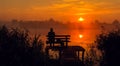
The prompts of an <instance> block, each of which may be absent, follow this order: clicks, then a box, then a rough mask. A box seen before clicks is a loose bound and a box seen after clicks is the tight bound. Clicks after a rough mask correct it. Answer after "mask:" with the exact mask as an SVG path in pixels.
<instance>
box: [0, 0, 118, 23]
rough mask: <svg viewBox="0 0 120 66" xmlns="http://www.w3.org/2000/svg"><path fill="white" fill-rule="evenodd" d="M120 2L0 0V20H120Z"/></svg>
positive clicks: (113, 0) (111, 0)
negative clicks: (81, 18) (82, 18)
mask: <svg viewBox="0 0 120 66" xmlns="http://www.w3.org/2000/svg"><path fill="white" fill-rule="evenodd" d="M119 4H120V0H0V20H11V19H19V20H21V19H22V20H45V19H49V18H54V19H56V20H60V21H72V22H74V21H77V19H78V18H79V17H84V18H85V19H86V20H88V21H94V20H96V19H98V20H101V21H110V20H114V19H120V5H119Z"/></svg>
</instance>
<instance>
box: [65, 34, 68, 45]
mask: <svg viewBox="0 0 120 66" xmlns="http://www.w3.org/2000/svg"><path fill="white" fill-rule="evenodd" d="M65 38H66V40H65V41H66V47H68V41H67V36H66V37H65Z"/></svg>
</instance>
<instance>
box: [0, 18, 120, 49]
mask: <svg viewBox="0 0 120 66" xmlns="http://www.w3.org/2000/svg"><path fill="white" fill-rule="evenodd" d="M4 24H6V25H7V26H9V27H13V28H15V27H18V28H21V29H27V30H28V31H29V32H30V35H31V36H34V35H35V34H36V35H40V36H41V39H42V40H43V42H44V43H46V39H47V38H46V35H47V33H48V32H49V30H50V28H53V29H54V32H55V33H56V35H71V38H70V41H71V42H70V43H69V45H72V46H73V45H74V46H75V45H77V46H82V47H84V48H86V47H87V46H88V45H89V44H92V43H94V41H95V39H96V36H97V35H98V34H100V33H101V32H102V31H111V30H114V29H115V28H116V24H114V23H112V24H107V23H89V24H88V23H64V24H63V23H62V22H58V21H54V20H49V21H15V20H13V21H11V22H0V25H4ZM117 25H119V24H117ZM103 26H104V27H103ZM79 35H82V36H83V37H82V38H80V37H79Z"/></svg>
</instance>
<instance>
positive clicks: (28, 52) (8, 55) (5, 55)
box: [0, 26, 45, 66]
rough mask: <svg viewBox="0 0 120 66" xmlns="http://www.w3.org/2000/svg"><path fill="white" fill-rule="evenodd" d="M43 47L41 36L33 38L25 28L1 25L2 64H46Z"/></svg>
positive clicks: (0, 56)
mask: <svg viewBox="0 0 120 66" xmlns="http://www.w3.org/2000/svg"><path fill="white" fill-rule="evenodd" d="M31 45H36V46H31ZM42 47H43V42H42V41H41V40H40V38H39V36H38V37H37V36H35V37H34V38H33V39H32V40H31V37H30V36H29V33H28V32H27V31H25V30H20V29H18V28H16V29H8V28H7V27H6V26H2V27H0V66H44V59H45V55H44V52H43V51H42Z"/></svg>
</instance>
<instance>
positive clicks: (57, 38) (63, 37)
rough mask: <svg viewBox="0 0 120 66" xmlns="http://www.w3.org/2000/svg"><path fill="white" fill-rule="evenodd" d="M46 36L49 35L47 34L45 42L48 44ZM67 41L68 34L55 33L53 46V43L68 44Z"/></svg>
mask: <svg viewBox="0 0 120 66" xmlns="http://www.w3.org/2000/svg"><path fill="white" fill-rule="evenodd" d="M48 38H49V37H48V35H47V41H46V44H50V40H49V39H48ZM68 42H70V35H55V37H54V42H53V46H54V44H60V45H61V46H64V44H66V46H68Z"/></svg>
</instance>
